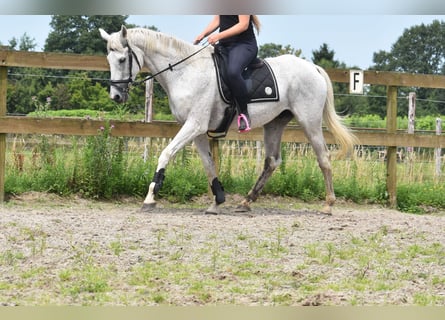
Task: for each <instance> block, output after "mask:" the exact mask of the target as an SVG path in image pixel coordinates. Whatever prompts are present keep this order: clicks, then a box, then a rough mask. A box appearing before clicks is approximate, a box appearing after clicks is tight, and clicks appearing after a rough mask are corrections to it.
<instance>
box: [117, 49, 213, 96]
mask: <svg viewBox="0 0 445 320" xmlns="http://www.w3.org/2000/svg"><path fill="white" fill-rule="evenodd" d="M209 45H210V43H206V44H204V45H203V46H202V48H200V49H199V50H197V51H195V52H194V53H192V54H191V55H189V56H187V57H185V58H184V59H181V60H180V61H178V62H176V63H174V64H170V63H169V64H168V67H166V68H164V69H162V70H161V71H159V72H156V73H155V74H152V75H150V76H147V77H145V78H144V79H142V80H139V81H134V80H133V73H132V69H133V57H134V59H135V60H136V63H137V65H138V67H139V70H140V69H142V65H141V64H140V62H139V59H138V57H137V55H136V54H135V53H134V51H133V50H132V49H131V47H130V45H129V44H127V48H128V67H129V76H128V78H127V79H123V80H110V84H111V86H112V87H115V88H117V89H118V90H119V91H122V92H123V93H125V94H128V92H129V91H130V85H139V84H141V83H144V82H146V81H148V80H150V79H153V78H154V77H156V76H157V75H159V74H161V73H163V72H165V71H167V70H170V71H173V67H176V66H177V65H178V64H180V63H183V62H184V61H186V60H187V59H189V58H191V57H193V56H194V55H196V54H198V53H200V52H201V51H202V50H204V49H205V48H207V47H208V46H209ZM119 84H126V85H127V86H126V87H125V88H123V87H121V86H119Z"/></svg>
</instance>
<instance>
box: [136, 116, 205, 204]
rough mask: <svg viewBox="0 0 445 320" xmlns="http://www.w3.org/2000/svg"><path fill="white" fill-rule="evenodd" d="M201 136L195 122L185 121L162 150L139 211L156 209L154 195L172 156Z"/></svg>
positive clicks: (161, 182)
mask: <svg viewBox="0 0 445 320" xmlns="http://www.w3.org/2000/svg"><path fill="white" fill-rule="evenodd" d="M199 134H201V126H200V125H199V123H197V121H186V123H185V124H184V125H183V126H182V128H181V129H180V130H179V132H178V133H177V134H176V136H175V137H174V138H173V140H172V141H171V142H170V143H169V144H168V146H167V147H166V148H165V149H164V150H162V152H161V155H160V156H159V159H158V166H157V168H156V172H155V174H154V176H153V180H152V181H151V183H150V185H149V187H148V193H147V196H146V197H145V200H144V203H143V204H142V208H141V211H145V212H148V211H151V210H153V209H154V208H155V207H156V199H155V197H156V195H157V194H158V193H159V190H160V189H161V187H162V184H163V182H164V178H165V168H166V167H167V165H168V163H169V162H170V160H171V159H172V158H173V156H174V155H175V154H176V153H177V152H178V151H179V150H181V149H182V148H184V147H185V146H186V145H187V144H188V143H190V142H191V141H192V140H193V139H194V138H195V137H196V136H197V135H199Z"/></svg>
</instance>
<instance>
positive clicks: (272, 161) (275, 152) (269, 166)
mask: <svg viewBox="0 0 445 320" xmlns="http://www.w3.org/2000/svg"><path fill="white" fill-rule="evenodd" d="M292 118H293V115H292V114H291V113H290V112H283V113H281V114H280V115H279V116H278V117H277V118H275V119H274V120H272V121H271V122H269V123H268V124H266V125H265V126H264V149H265V153H266V158H265V160H264V168H263V172H262V173H261V175H260V176H259V177H258V179H257V181H256V183H255V185H254V186H253V188H252V189H251V190H250V191H249V193H248V194H247V196H246V198H245V199H244V200H243V201H242V202H241V204H240V205H239V206H238V207H237V208H236V209H235V210H236V211H237V212H247V211H250V210H251V209H250V204H251V203H252V202H254V201H256V200H257V199H258V197H259V195H260V193H261V191H262V190H263V188H264V186H265V184H266V182H267V181H268V180H269V178H270V176H271V175H272V174H273V172H274V171H275V169H276V168H277V167H278V166H279V165H280V164H281V136H282V135H283V131H284V129H285V127H286V124H287V123H288V122H289V121H290V120H291V119H292Z"/></svg>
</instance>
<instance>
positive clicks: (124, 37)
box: [121, 25, 128, 47]
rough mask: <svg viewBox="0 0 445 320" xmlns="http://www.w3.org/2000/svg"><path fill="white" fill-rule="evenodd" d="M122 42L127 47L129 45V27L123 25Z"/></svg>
mask: <svg viewBox="0 0 445 320" xmlns="http://www.w3.org/2000/svg"><path fill="white" fill-rule="evenodd" d="M121 43H122V46H123V47H126V46H127V45H128V41H127V28H126V27H125V26H124V25H122V28H121Z"/></svg>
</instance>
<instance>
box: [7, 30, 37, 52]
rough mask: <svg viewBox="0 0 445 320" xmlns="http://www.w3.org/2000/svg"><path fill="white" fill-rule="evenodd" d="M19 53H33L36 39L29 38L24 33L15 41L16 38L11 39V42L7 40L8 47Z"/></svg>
mask: <svg viewBox="0 0 445 320" xmlns="http://www.w3.org/2000/svg"><path fill="white" fill-rule="evenodd" d="M17 45H18V50H20V51H33V50H34V49H35V48H36V47H37V43H36V39H35V38H31V37H30V36H29V35H28V34H27V33H26V32H25V33H24V34H23V35H22V36H21V37H20V39H17V38H16V37H13V38H12V39H11V40H9V47H10V48H11V49H13V50H16V49H17Z"/></svg>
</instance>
